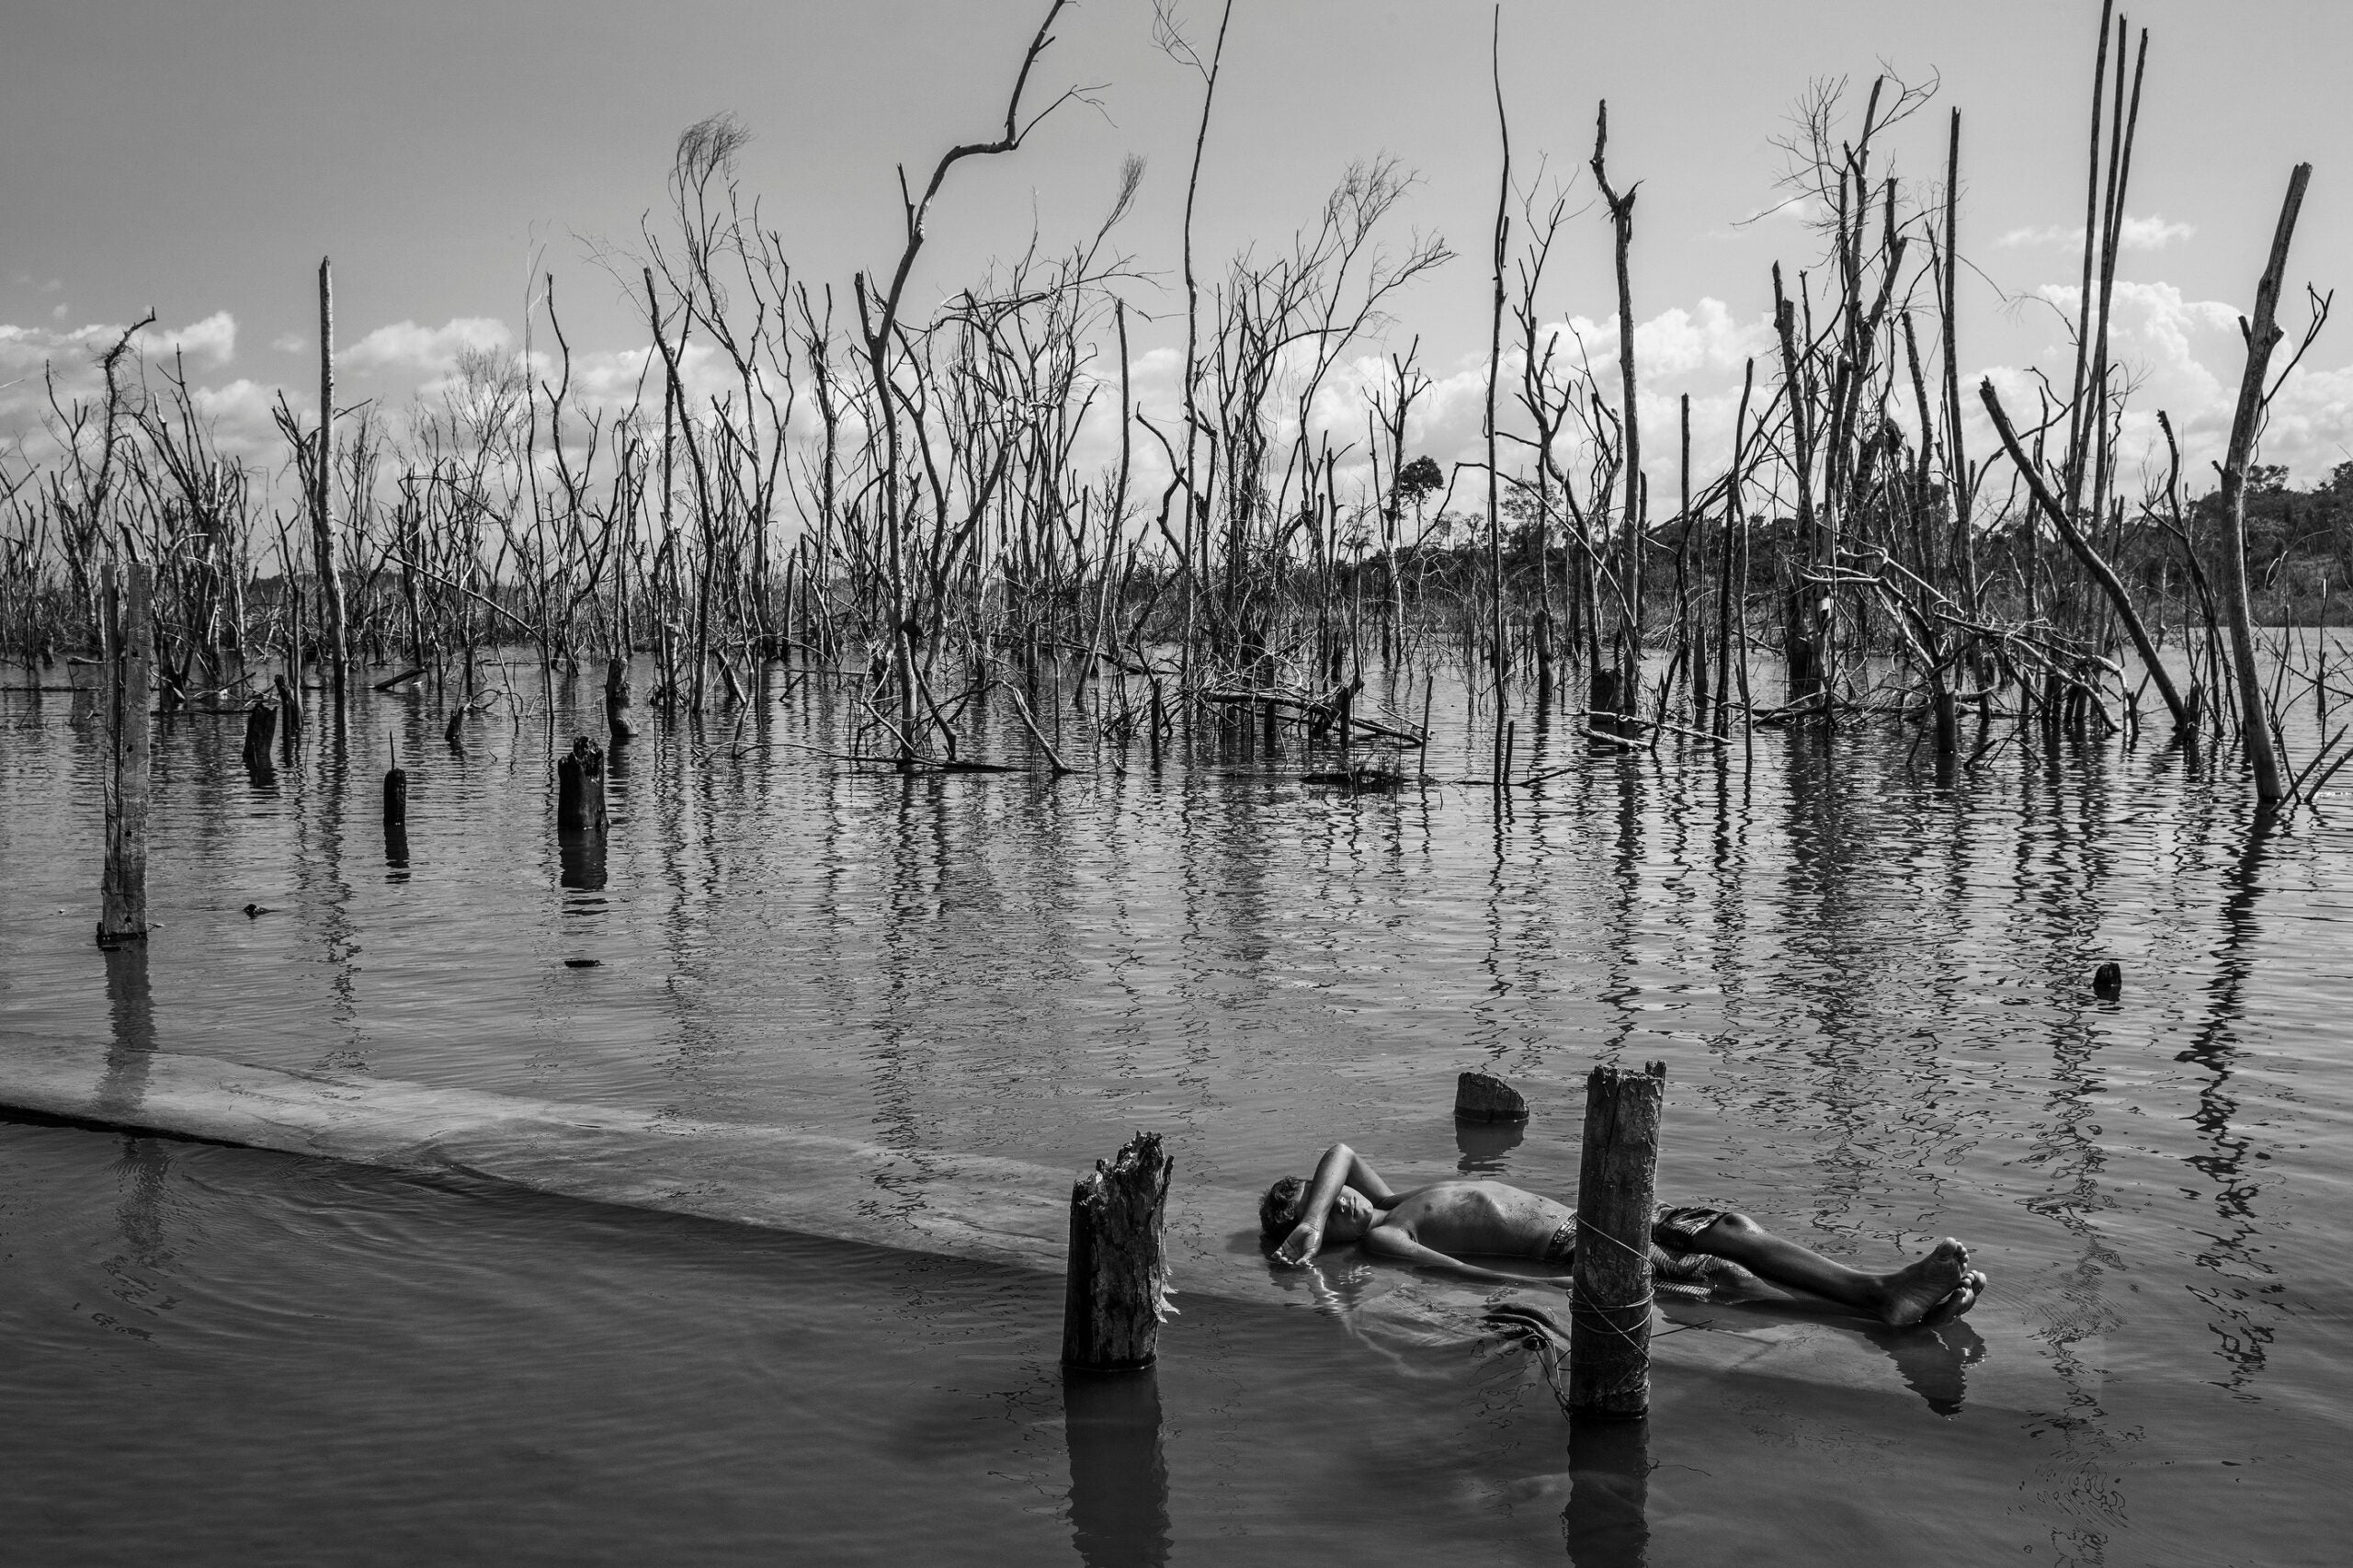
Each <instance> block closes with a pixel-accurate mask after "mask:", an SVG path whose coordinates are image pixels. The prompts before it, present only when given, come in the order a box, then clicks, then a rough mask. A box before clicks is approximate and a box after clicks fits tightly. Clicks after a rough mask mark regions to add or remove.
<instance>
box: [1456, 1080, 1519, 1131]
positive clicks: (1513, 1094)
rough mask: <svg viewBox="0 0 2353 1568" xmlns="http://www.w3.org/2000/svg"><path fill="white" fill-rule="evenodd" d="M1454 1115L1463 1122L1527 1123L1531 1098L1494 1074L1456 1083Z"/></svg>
mask: <svg viewBox="0 0 2353 1568" xmlns="http://www.w3.org/2000/svg"><path fill="white" fill-rule="evenodd" d="M1454 1114H1455V1115H1456V1116H1457V1117H1459V1118H1461V1119H1462V1120H1464V1121H1526V1120H1527V1119H1528V1096H1525V1095H1523V1094H1521V1093H1520V1092H1519V1091H1518V1089H1515V1088H1513V1087H1512V1086H1511V1085H1509V1084H1506V1083H1505V1082H1504V1081H1503V1080H1502V1079H1501V1078H1498V1077H1496V1076H1495V1074H1492V1073H1465V1074H1462V1075H1461V1077H1459V1078H1457V1079H1455V1081H1454Z"/></svg>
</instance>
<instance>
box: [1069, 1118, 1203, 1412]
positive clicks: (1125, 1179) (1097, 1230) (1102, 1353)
mask: <svg viewBox="0 0 2353 1568" xmlns="http://www.w3.org/2000/svg"><path fill="white" fill-rule="evenodd" d="M1175 1168H1176V1162H1175V1161H1174V1160H1172V1159H1170V1158H1169V1156H1168V1155H1167V1154H1166V1153H1163V1152H1162V1150H1161V1147H1160V1134H1158V1133H1156V1132H1139V1133H1137V1134H1136V1135H1135V1136H1134V1137H1133V1138H1131V1139H1130V1140H1128V1142H1127V1145H1126V1147H1124V1148H1122V1149H1121V1150H1120V1153H1119V1154H1118V1156H1117V1157H1115V1158H1114V1159H1113V1160H1112V1161H1111V1163H1110V1164H1109V1165H1105V1164H1104V1163H1103V1162H1102V1161H1100V1160H1097V1162H1095V1169H1094V1171H1093V1172H1092V1173H1091V1174H1090V1175H1088V1176H1085V1177H1083V1178H1082V1179H1080V1180H1079V1181H1078V1182H1077V1183H1076V1184H1075V1185H1074V1186H1073V1187H1072V1188H1071V1194H1070V1268H1069V1272H1068V1274H1067V1275H1066V1276H1065V1279H1064V1285H1063V1365H1064V1366H1066V1367H1086V1368H1091V1369H1095V1370H1097V1371H1113V1370H1119V1369H1127V1368H1134V1367H1148V1366H1150V1365H1151V1364H1152V1360H1153V1358H1154V1355H1156V1354H1157V1353H1158V1349H1159V1341H1160V1320H1161V1318H1162V1316H1163V1315H1164V1314H1165V1312H1166V1311H1167V1307H1166V1297H1167V1294H1168V1266H1167V1263H1166V1262H1165V1259H1164V1258H1163V1256H1162V1255H1161V1219H1162V1214H1163V1211H1164V1210H1165V1207H1166V1205H1167V1201H1168V1177H1169V1175H1170V1173H1171V1172H1172V1171H1173V1170H1174V1169H1175Z"/></svg>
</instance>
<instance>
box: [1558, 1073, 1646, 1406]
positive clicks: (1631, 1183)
mask: <svg viewBox="0 0 2353 1568" xmlns="http://www.w3.org/2000/svg"><path fill="white" fill-rule="evenodd" d="M1665 1098H1666V1064H1665V1062H1652V1063H1651V1064H1650V1065H1649V1067H1648V1069H1647V1070H1645V1071H1643V1072H1640V1073H1631V1072H1628V1071H1626V1070H1625V1069H1623V1068H1620V1067H1614V1066H1604V1067H1597V1068H1595V1069H1594V1070H1593V1072H1592V1074H1591V1075H1590V1076H1588V1077H1587V1078H1586V1088H1585V1153H1584V1158H1583V1160H1582V1162H1581V1163H1580V1165H1579V1166H1578V1170H1577V1243H1576V1276H1575V1281H1574V1286H1575V1293H1574V1305H1573V1307H1572V1308H1571V1315H1570V1321H1569V1410H1570V1413H1571V1414H1572V1415H1605V1416H1637V1415H1644V1414H1646V1413H1647V1412H1648V1411H1649V1409H1650V1399H1651V1247H1650V1242H1651V1209H1652V1202H1653V1191H1654V1187H1655V1185H1656V1181H1657V1176H1658V1123H1659V1112H1660V1109H1661V1108H1662V1106H1663V1105H1664V1104H1665Z"/></svg>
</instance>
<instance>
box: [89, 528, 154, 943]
mask: <svg viewBox="0 0 2353 1568" xmlns="http://www.w3.org/2000/svg"><path fill="white" fill-rule="evenodd" d="M153 591H154V572H153V568H151V567H149V566H148V565H147V564H146V563H145V562H138V561H134V562H130V563H129V564H127V565H125V566H122V567H120V568H116V567H113V566H109V567H108V568H107V569H106V586H105V595H106V604H105V612H104V614H103V616H102V617H101V620H102V621H103V624H104V629H105V633H106V664H105V665H104V671H105V676H106V688H105V690H106V720H107V765H106V770H105V772H104V773H103V774H102V775H101V778H100V788H101V790H103V792H104V794H105V797H106V813H107V835H106V845H107V850H106V868H105V869H104V870H103V871H102V872H101V873H100V874H99V878H98V946H100V947H102V948H111V947H115V946H117V945H118V944H119V943H123V942H133V941H140V940H142V939H144V938H145V937H146V935H147V787H148V756H149V746H150V738H149V729H148V712H147V687H148V685H149V683H150V679H151V676H153V670H154V663H155V653H154V649H155V624H154V617H153V614H151V613H150V608H149V607H150V603H151V601H152V598H153Z"/></svg>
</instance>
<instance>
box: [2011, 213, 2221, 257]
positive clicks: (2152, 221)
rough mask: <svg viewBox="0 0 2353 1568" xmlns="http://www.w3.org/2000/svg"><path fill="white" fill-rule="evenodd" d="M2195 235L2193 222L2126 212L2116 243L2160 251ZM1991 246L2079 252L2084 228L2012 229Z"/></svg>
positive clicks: (2125, 246) (2051, 226)
mask: <svg viewBox="0 0 2353 1568" xmlns="http://www.w3.org/2000/svg"><path fill="white" fill-rule="evenodd" d="M2197 234H2198V226H2197V225H2196V224H2194V223H2176V222H2168V221H2167V220H2166V219H2165V217H2164V216H2163V215H2162V214H2159V213H2155V212H2152V213H2150V214H2149V215H2148V216H2146V217H2144V218H2135V217H2134V216H2132V214H2131V213H2130V212H2127V213H2126V214H2125V215H2124V222H2123V224H2122V226H2121V227H2120V228H2119V229H2118V231H2117V235H2116V242H2117V244H2119V245H2120V246H2121V247H2122V248H2123V249H2125V250H2163V249H2165V247H2166V246H2167V245H2169V244H2174V243H2175V242H2176V241H2177V240H2189V239H2194V238H2196V237H2197ZM1994 244H1995V245H1997V246H2000V247H2003V248H2005V249H2008V250H2020V249H2029V248H2039V247H2041V246H2045V245H2062V246H2064V247H2065V248H2067V249H2069V250H2075V251H2080V250H2082V249H2083V248H2084V226H2083V225H2082V224H2081V223H2078V224H2076V225H2075V227H2074V228H2072V229H2070V228H2068V227H2066V226H2065V225H2064V224H2061V223H2052V224H2051V225H2049V226H2047V227H2044V228H2040V229H2037V228H2024V229H2012V230H2011V231H2009V233H2006V234H2004V235H2003V236H2002V237H2001V238H2000V239H1998V240H1995V242H1994Z"/></svg>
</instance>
